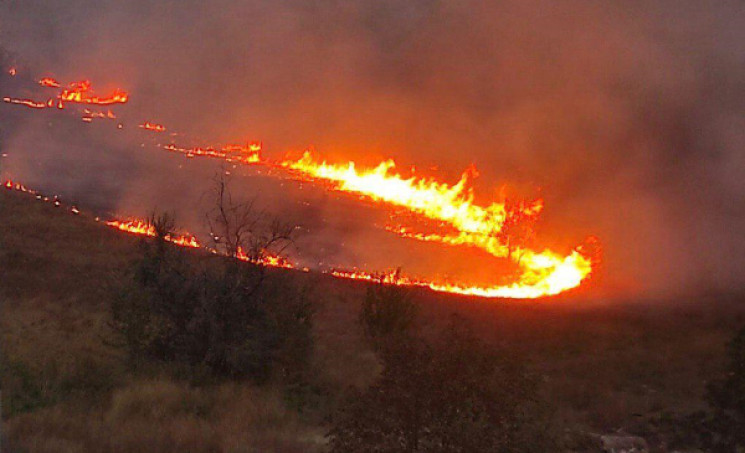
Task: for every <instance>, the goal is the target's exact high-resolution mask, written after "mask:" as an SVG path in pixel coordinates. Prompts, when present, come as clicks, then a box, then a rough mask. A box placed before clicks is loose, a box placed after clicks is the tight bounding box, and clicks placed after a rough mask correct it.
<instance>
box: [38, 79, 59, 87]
mask: <svg viewBox="0 0 745 453" xmlns="http://www.w3.org/2000/svg"><path fill="white" fill-rule="evenodd" d="M39 85H41V86H43V87H49V88H59V87H60V83H59V82H58V81H57V80H55V79H53V78H52V77H44V78H42V79H40V80H39Z"/></svg>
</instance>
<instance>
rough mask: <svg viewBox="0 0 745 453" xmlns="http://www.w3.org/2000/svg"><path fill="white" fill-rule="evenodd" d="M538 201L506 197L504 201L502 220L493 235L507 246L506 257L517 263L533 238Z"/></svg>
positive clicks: (538, 207)
mask: <svg viewBox="0 0 745 453" xmlns="http://www.w3.org/2000/svg"><path fill="white" fill-rule="evenodd" d="M541 207H542V204H541V203H540V202H539V201H536V202H527V201H524V200H514V199H511V198H507V199H506V200H505V201H504V221H503V222H502V223H501V225H500V228H499V229H498V230H496V231H494V233H493V235H494V237H496V238H497V239H498V240H499V243H500V244H503V245H504V246H505V247H507V258H509V259H511V260H513V261H515V262H516V263H517V264H519V263H520V260H521V259H522V253H523V251H524V250H525V248H527V247H528V246H530V245H531V244H532V242H533V240H534V239H535V225H536V222H537V221H538V216H539V214H540V212H541Z"/></svg>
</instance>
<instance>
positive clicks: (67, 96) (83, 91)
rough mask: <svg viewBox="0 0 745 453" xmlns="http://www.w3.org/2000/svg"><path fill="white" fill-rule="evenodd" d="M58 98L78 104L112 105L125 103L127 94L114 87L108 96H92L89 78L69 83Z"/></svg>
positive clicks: (127, 97)
mask: <svg viewBox="0 0 745 453" xmlns="http://www.w3.org/2000/svg"><path fill="white" fill-rule="evenodd" d="M59 98H60V99H61V100H63V101H65V102H74V103H78V104H95V105H112V104H124V103H126V102H127V101H128V100H129V94H127V92H126V91H122V90H119V89H116V90H114V92H113V93H112V94H110V95H109V96H104V97H98V96H94V95H93V90H92V89H91V82H90V81H89V80H81V81H80V82H73V83H71V84H70V85H69V87H68V88H65V89H64V90H62V92H61V93H60V95H59Z"/></svg>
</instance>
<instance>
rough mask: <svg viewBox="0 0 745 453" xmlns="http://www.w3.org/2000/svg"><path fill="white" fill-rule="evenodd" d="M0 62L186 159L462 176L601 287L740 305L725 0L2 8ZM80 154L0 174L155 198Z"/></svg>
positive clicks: (740, 42) (738, 150) (741, 170)
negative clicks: (83, 85) (91, 167)
mask: <svg viewBox="0 0 745 453" xmlns="http://www.w3.org/2000/svg"><path fill="white" fill-rule="evenodd" d="M0 44H1V45H2V46H3V48H5V49H7V50H9V51H12V52H13V53H14V55H15V56H16V58H17V59H18V60H19V61H21V62H22V63H23V65H24V67H26V68H29V71H33V72H34V73H35V74H38V75H39V76H41V75H54V76H56V77H58V78H59V79H63V80H76V79H80V78H89V79H91V80H93V81H94V85H95V86H96V87H97V88H100V89H101V90H102V91H103V90H106V89H110V88H114V87H122V88H125V89H127V90H129V91H130V92H131V93H132V97H131V101H130V103H129V105H127V106H126V107H127V109H128V112H129V114H130V115H132V116H133V117H136V118H141V119H143V120H144V119H154V120H157V121H159V122H162V123H164V124H167V125H168V127H169V128H172V129H173V130H179V131H188V132H189V133H190V134H191V136H193V137H199V138H201V139H203V140H205V141H207V142H223V143H224V142H231V141H232V142H235V141H245V140H255V139H260V140H263V142H264V144H265V147H266V149H267V153H271V152H276V153H280V152H285V151H288V150H289V151H292V150H295V151H297V150H302V149H304V148H306V147H307V146H310V145H313V146H314V147H315V148H316V149H317V150H318V151H319V152H320V153H321V154H322V155H323V156H324V157H326V158H328V159H330V160H348V159H354V160H358V161H361V162H366V163H369V164H372V163H376V162H378V161H379V160H380V159H382V158H387V157H391V156H393V157H395V158H396V159H397V161H399V162H400V163H401V164H403V165H407V166H408V165H416V166H417V167H418V168H421V169H425V170H426V171H429V172H436V173H434V174H437V175H438V177H439V178H441V179H446V180H449V181H455V180H457V178H458V176H459V174H460V172H461V171H462V170H463V169H465V168H466V167H468V166H469V165H471V164H473V165H475V166H476V167H477V168H478V169H479V171H480V172H481V176H480V177H479V179H478V181H477V190H478V192H479V193H480V194H482V196H483V197H484V198H485V199H486V200H489V199H490V198H492V197H493V195H494V194H495V193H496V191H497V190H498V189H499V188H500V187H501V186H502V185H504V184H507V185H509V186H511V187H514V188H515V190H517V191H519V192H520V193H526V194H528V195H529V196H534V195H536V194H539V195H540V196H542V197H544V198H545V200H546V210H545V215H544V217H545V218H544V220H543V222H542V224H541V225H540V228H541V229H540V232H539V234H540V236H541V237H543V238H544V240H545V241H546V243H548V244H551V245H556V246H557V247H568V246H571V245H574V244H577V243H579V242H581V241H582V239H583V238H584V237H585V236H587V235H588V234H595V235H597V236H599V237H600V238H601V240H602V241H603V244H604V249H605V256H606V274H607V280H608V282H609V285H615V286H618V287H624V288H626V287H631V288H634V289H638V290H644V291H648V292H650V293H652V292H659V291H665V292H670V293H676V292H683V291H688V290H702V289H731V288H734V287H741V286H742V284H741V281H742V277H743V274H744V273H745V255H743V252H745V238H744V237H743V233H742V232H743V227H744V226H745V213H744V212H743V206H745V179H744V177H745V152H744V151H745V150H744V149H743V146H744V145H745V116H743V114H744V113H745V112H744V110H745V6H744V5H743V3H742V2H740V1H719V2H699V1H687V0H682V1H644V2H642V1H627V2H611V1H563V2H554V1H548V0H545V1H544V0H521V1H493V2H483V1H455V0H453V1H434V0H397V1H393V0H382V1H361V0H348V1H293V0H288V1H242V2H234V1H226V0H218V1H211V2H202V1H192V0H186V1H185V0H178V1H175V0H174V1H141V0H133V1H126V2H123V1H114V0H109V1H100V0H99V1H92V0H87V1H84V0H70V1H56V2H55V1H34V0H23V1H5V2H0ZM6 79H7V78H6ZM6 79H3V80H6ZM2 91H3V92H2V93H0V94H2V95H7V94H8V93H6V92H5V89H3V90H2ZM0 107H3V106H1V105H0ZM9 108H10V107H9V106H5V107H3V109H2V111H1V112H3V113H5V114H6V115H8V114H7V113H6V112H7V110H8V109H9ZM14 121H15V122H13V124H14V126H13V128H12V130H11V129H10V127H8V126H6V129H7V132H4V146H5V147H6V148H11V147H12V148H13V149H11V151H12V153H16V154H19V153H24V152H27V153H29V152H28V151H23V149H22V148H24V147H30V146H34V145H33V140H34V138H35V137H39V136H40V135H41V132H39V128H40V126H39V125H38V124H37V125H36V126H34V123H33V121H36V122H37V123H38V121H39V120H32V121H31V122H30V123H29V124H25V123H24V122H22V121H21V123H23V124H22V125H20V126H19V125H18V124H17V123H19V121H16V120H14ZM63 135H64V134H63ZM68 135H69V134H68ZM71 140H72V139H71ZM62 141H64V140H62ZM59 142H60V140H58V139H55V140H47V141H46V142H45V143H47V144H48V143H53V144H57V143H59ZM73 142H74V143H75V145H74V146H72V147H68V148H72V149H64V150H63V149H61V148H60V149H56V148H55V146H59V145H49V146H46V147H44V149H46V150H47V151H35V152H36V153H37V154H40V155H44V156H45V157H44V161H45V162H47V163H48V162H52V163H54V164H55V165H62V166H63V167H64V164H63V163H64V162H65V159H67V160H74V159H76V158H77V157H78V156H80V155H82V154H79V152H78V151H76V149H77V148H85V145H84V143H86V141H85V140H82V139H81V138H80V137H79V136H76V137H74V140H73ZM137 145H138V142H137V140H135V139H130V140H128V141H124V143H123V144H121V143H120V144H119V145H117V146H118V147H120V148H122V150H121V153H125V152H127V151H125V149H128V148H131V147H135V148H136V147H137ZM98 147H99V154H97V156H98V157H97V159H100V167H101V168H105V170H100V171H98V170H96V171H90V172H86V170H85V169H84V168H83V169H81V170H80V172H81V173H86V177H84V175H82V174H81V173H78V174H72V175H67V176H65V175H64V174H59V173H60V172H49V171H46V172H43V171H41V170H39V165H38V164H37V163H35V164H33V165H31V164H30V163H29V161H25V160H24V159H16V160H13V161H12V162H11V163H10V164H7V165H8V166H11V167H12V168H10V170H14V171H15V172H16V173H20V176H28V177H31V178H33V177H37V178H38V177H42V176H43V177H44V178H48V179H51V180H53V181H55V182H56V183H58V184H60V185H62V186H64V187H69V186H70V185H71V184H73V185H74V184H93V182H90V181H94V182H95V181H97V180H96V179H91V178H89V177H87V176H90V175H87V173H95V174H96V175H97V176H98V178H99V179H101V175H102V174H103V175H105V178H104V179H105V180H106V181H107V182H108V183H107V184H103V185H104V186H106V187H109V188H110V189H108V190H109V191H110V193H111V194H113V195H112V196H116V197H118V198H119V199H120V200H121V204H122V205H124V206H128V207H129V206H134V205H144V204H147V200H145V199H143V197H142V196H140V195H132V194H133V193H135V194H136V192H132V191H130V190H129V189H130V186H134V185H136V184H139V185H142V184H147V185H148V186H149V187H150V186H151V187H155V188H158V187H159V188H160V189H159V190H163V191H168V190H173V189H172V188H173V184H174V183H173V181H168V180H167V179H165V180H164V178H162V177H160V176H158V175H157V174H153V172H154V171H155V168H156V167H157V165H156V164H153V163H152V162H154V161H155V160H157V159H162V158H156V157H152V158H151V157H149V156H150V155H143V154H142V153H140V154H138V155H136V156H135V157H132V158H131V159H130V160H129V162H131V165H122V164H121V159H122V157H116V156H117V155H118V154H116V153H114V152H113V151H111V152H110V150H109V148H106V146H104V145H98ZM104 148H106V149H107V150H108V151H104V150H103V149H104ZM82 152H83V151H80V153H82ZM86 152H90V151H86ZM129 152H130V153H131V152H132V151H129ZM29 155H30V154H29ZM109 155H110V156H112V157H111V158H112V159H113V162H114V163H112V164H111V165H110V166H106V162H107V161H106V159H107V157H106V156H109ZM123 155H126V154H123ZM59 162H63V163H62V164H61V163H59ZM117 162H118V163H117ZM163 165H175V164H174V163H173V162H170V163H165V164H163ZM189 167H190V168H191V167H194V165H191V164H190V165H189ZM157 168H161V167H157ZM184 171H186V172H189V175H192V176H194V177H196V175H199V177H200V178H201V177H202V176H203V173H207V172H208V171H207V170H206V169H201V170H197V169H194V170H190V169H187V170H184ZM192 172H193V173H192ZM62 173H64V172H62ZM40 175H41V176H40ZM75 178H77V179H78V180H81V181H82V180H85V181H88V182H86V183H83V182H77V183H75V182H74V180H75ZM111 181H116V184H113V183H112V182H111ZM97 183H98V182H96V184H97ZM169 184H170V186H169ZM111 187H114V189H111ZM169 187H170V188H171V189H169ZM281 190H282V189H280V188H278V187H274V188H270V189H266V190H265V191H264V192H267V191H268V192H271V195H270V197H272V199H274V198H277V199H279V198H282V196H283V193H282V192H281ZM108 195H110V194H109V192H107V196H108ZM313 202H314V203H318V204H323V202H322V201H321V199H320V198H319V197H315V196H314V197H313ZM332 217H334V219H333V221H332V220H329V221H327V222H326V223H327V226H326V228H333V229H334V233H333V234H331V235H327V236H325V237H323V238H319V237H317V240H318V241H321V242H325V243H328V246H329V247H331V244H332V243H333V242H334V241H333V240H332V239H333V238H338V237H340V236H339V232H338V231H337V230H349V231H354V233H350V232H347V234H346V236H344V237H345V239H344V240H345V241H347V242H349V241H352V242H354V241H357V242H365V241H366V240H368V239H369V234H370V233H369V232H368V231H367V230H358V229H357V228H356V227H354V228H352V227H350V228H348V229H346V228H345V227H343V226H339V224H338V223H337V222H343V217H344V216H338V215H337V216H332ZM359 231H363V233H360V232H359ZM406 247H407V246H406V245H404V246H403V248H406ZM363 249H364V248H363ZM363 249H361V250H363ZM359 253H360V254H364V253H365V252H359ZM357 258H359V259H360V260H361V261H360V262H365V261H366V259H365V258H364V257H362V258H360V257H359V256H358V257H357Z"/></svg>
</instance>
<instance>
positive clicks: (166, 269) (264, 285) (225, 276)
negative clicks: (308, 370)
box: [111, 216, 312, 382]
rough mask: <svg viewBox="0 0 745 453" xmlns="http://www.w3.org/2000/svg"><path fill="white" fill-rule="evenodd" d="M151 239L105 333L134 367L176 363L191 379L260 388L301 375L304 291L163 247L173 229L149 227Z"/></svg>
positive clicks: (238, 264)
mask: <svg viewBox="0 0 745 453" xmlns="http://www.w3.org/2000/svg"><path fill="white" fill-rule="evenodd" d="M152 223H153V225H155V227H156V232H157V237H156V238H154V239H153V240H144V241H143V243H142V247H143V255H142V258H141V259H140V261H139V263H138V264H137V265H136V266H135V269H134V270H133V272H132V273H131V276H130V279H129V282H128V284H126V285H124V288H123V289H122V291H120V294H119V297H117V298H116V300H115V302H114V303H113V304H112V307H111V319H112V322H111V326H112V327H113V328H114V330H115V331H116V332H117V333H118V335H119V338H120V339H121V340H122V341H121V344H123V345H124V346H126V348H127V350H128V351H129V353H130V357H131V358H132V359H133V362H134V363H135V364H137V363H140V362H142V361H143V360H151V359H155V360H158V361H167V362H175V363H179V364H185V365H187V366H188V367H189V368H190V369H191V370H192V371H193V372H196V371H198V370H199V369H204V368H206V369H207V370H209V372H210V373H211V374H212V375H214V376H224V377H248V378H251V379H253V380H255V381H258V382H261V381H265V380H266V379H268V378H269V377H270V374H271V372H272V366H273V365H274V364H275V363H276V364H279V365H280V367H279V368H280V372H281V373H282V374H283V375H288V374H290V370H294V369H298V370H302V369H304V366H305V365H304V361H306V360H307V357H308V356H309V350H310V348H312V337H311V335H310V328H311V319H312V311H311V310H310V303H309V300H308V291H307V290H304V289H297V288H295V285H294V284H292V283H291V282H289V277H285V278H282V277H279V276H274V277H269V276H267V270H266V269H265V268H264V267H263V266H258V265H254V264H251V263H246V262H242V261H238V260H236V259H233V258H223V257H219V256H210V257H197V256H193V255H190V254H188V253H187V252H185V251H184V250H183V249H180V248H178V247H175V246H173V245H172V244H170V243H168V242H167V241H166V240H165V237H166V235H167V234H168V233H169V232H170V231H171V229H172V225H173V222H172V220H171V219H170V218H169V217H168V216H160V217H159V218H153V219H152Z"/></svg>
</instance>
